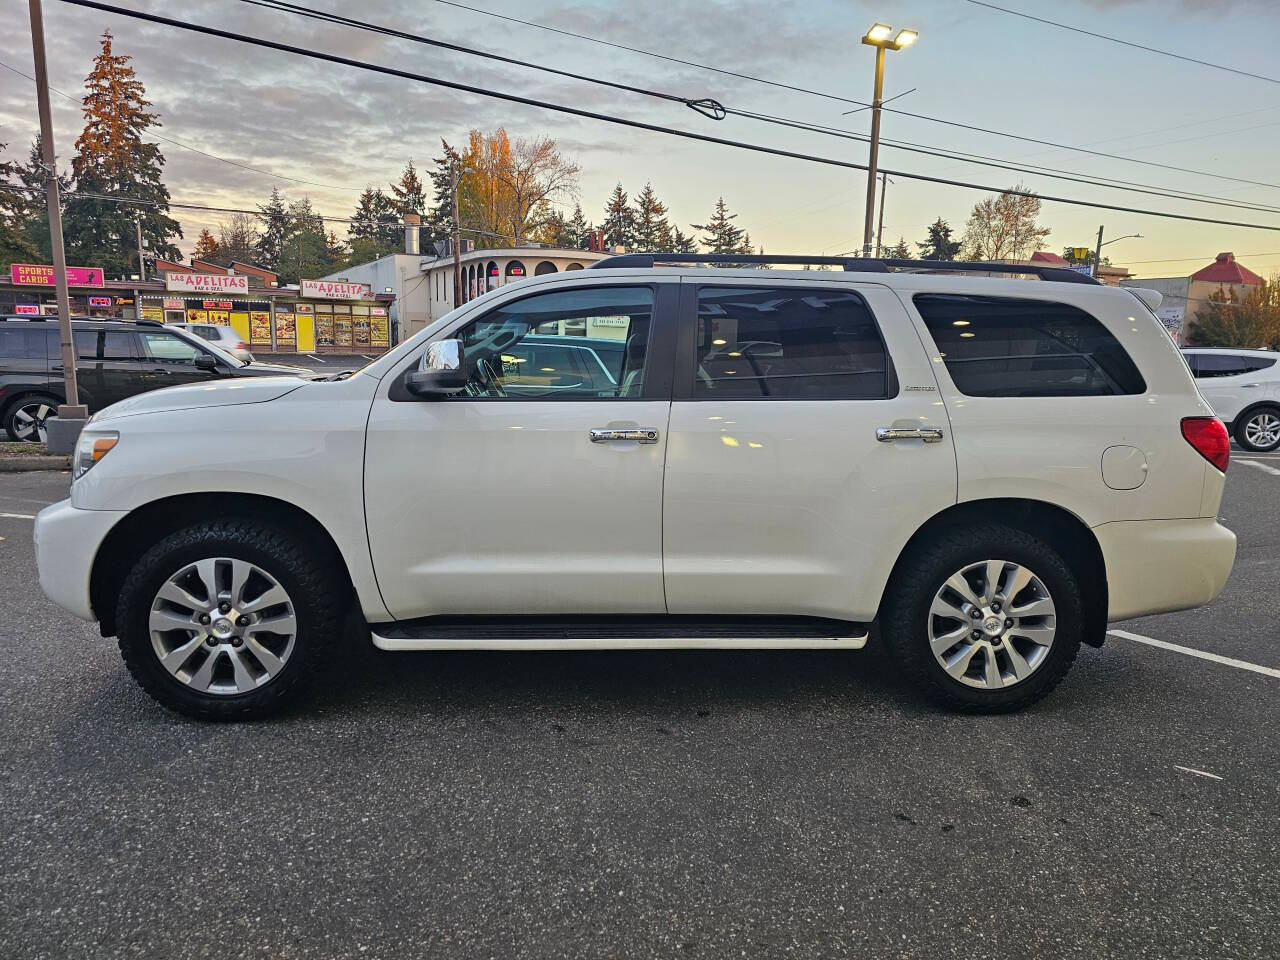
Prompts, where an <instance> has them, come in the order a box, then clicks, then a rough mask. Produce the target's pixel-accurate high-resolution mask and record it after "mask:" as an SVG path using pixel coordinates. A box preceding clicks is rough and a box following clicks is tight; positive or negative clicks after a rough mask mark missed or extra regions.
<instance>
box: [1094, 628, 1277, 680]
mask: <svg viewBox="0 0 1280 960" xmlns="http://www.w3.org/2000/svg"><path fill="white" fill-rule="evenodd" d="M1107 633H1109V634H1111V636H1113V637H1123V638H1124V639H1125V640H1134V641H1136V642H1137V643H1145V644H1147V645H1148V646H1151V647H1160V648H1161V649H1162V650H1172V651H1174V652H1175V653H1185V654H1186V655H1187V656H1189V657H1199V658H1200V659H1201V660H1211V661H1212V662H1214V663H1220V664H1222V665H1223V666H1226V667H1235V668H1236V669H1237V670H1252V671H1253V672H1254V673H1260V674H1262V675H1263V676H1264V677H1275V678H1276V679H1278V680H1280V670H1276V669H1275V668H1274V667H1263V666H1259V665H1258V664H1256V663H1249V662H1248V661H1247V660H1236V659H1234V658H1233V657H1223V656H1219V655H1218V654H1216V653H1208V652H1207V651H1204V650H1197V649H1195V648H1194V647H1184V646H1182V645H1181V644H1177V643H1169V642H1168V641H1167V640H1155V639H1153V638H1151V637H1144V636H1142V635H1141V634H1137V633H1130V632H1129V631H1127V630H1108V631H1107Z"/></svg>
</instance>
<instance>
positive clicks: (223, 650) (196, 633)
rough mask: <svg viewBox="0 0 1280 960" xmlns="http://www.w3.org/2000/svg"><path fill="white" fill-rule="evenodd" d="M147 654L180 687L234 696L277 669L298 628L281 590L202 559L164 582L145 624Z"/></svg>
mask: <svg viewBox="0 0 1280 960" xmlns="http://www.w3.org/2000/svg"><path fill="white" fill-rule="evenodd" d="M148 628H149V629H150V632H151V647H152V650H154V651H155V655H156V657H157V658H158V659H159V660H160V663H161V665H162V666H163V667H164V668H165V669H166V670H167V671H168V672H169V673H170V674H171V675H172V676H173V677H174V678H175V679H177V680H178V681H179V682H180V683H183V684H186V685H187V686H188V687H191V688H192V689H194V690H197V691H199V692H201V693H206V694H212V695H216V696H234V695H236V694H241V693H248V692H249V691H251V690H256V689H258V688H260V687H262V686H263V685H264V684H267V683H270V682H271V681H272V680H274V679H275V678H276V677H278V676H279V675H280V673H281V671H283V670H284V668H285V666H286V664H287V662H288V660H289V657H290V655H291V654H292V653H293V649H294V645H295V643H296V641H297V634H298V621H297V616H296V613H295V611H294V607H293V602H292V601H291V600H290V599H289V594H288V593H287V592H286V591H285V589H284V587H282V586H281V585H280V583H279V582H278V581H277V580H276V579H275V578H274V577H272V576H271V575H270V574H269V573H267V572H266V571H265V570H263V569H262V568H261V567H259V566H257V565H255V564H252V563H249V562H248V561H247V560H236V559H233V558H230V557H209V558H206V559H204V560H197V561H196V562H195V563H191V564H187V565H186V566H184V567H182V569H180V570H178V571H177V572H176V573H175V574H173V576H171V577H170V578H169V579H168V580H166V581H165V582H164V584H163V585H162V586H161V587H160V589H159V590H158V591H157V592H156V596H155V599H154V600H153V601H152V603H151V613H150V615H149V618H148Z"/></svg>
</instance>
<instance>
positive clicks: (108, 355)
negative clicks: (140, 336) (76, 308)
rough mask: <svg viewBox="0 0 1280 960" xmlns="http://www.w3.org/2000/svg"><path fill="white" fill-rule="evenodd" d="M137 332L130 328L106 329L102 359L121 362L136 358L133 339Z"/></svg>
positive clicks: (103, 335)
mask: <svg viewBox="0 0 1280 960" xmlns="http://www.w3.org/2000/svg"><path fill="white" fill-rule="evenodd" d="M135 336H136V334H133V333H130V332H129V331H128V330H104V331H103V334H102V359H103V360H113V361H116V362H119V361H121V360H136V359H137V357H136V356H135V355H134V352H133V341H134V337H135Z"/></svg>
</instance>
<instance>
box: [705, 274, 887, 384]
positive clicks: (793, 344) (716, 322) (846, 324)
mask: <svg viewBox="0 0 1280 960" xmlns="http://www.w3.org/2000/svg"><path fill="white" fill-rule="evenodd" d="M697 364H698V366H697V370H696V375H695V377H694V380H693V396H694V397H696V398H706V399H713V398H719V399H728V400H737V399H752V398H764V397H767V398H771V399H774V400H872V399H883V398H884V397H887V396H888V395H889V380H890V376H889V362H888V356H887V355H886V353H885V347H884V341H883V340H881V338H880V331H879V330H878V329H877V328H876V324H875V320H874V318H873V317H872V316H871V311H870V309H869V308H868V307H867V305H866V303H865V301H863V299H862V297H860V296H859V295H858V294H857V293H855V292H853V291H851V290H830V289H814V288H812V287H807V286H806V287H701V288H700V289H699V290H698V342H697Z"/></svg>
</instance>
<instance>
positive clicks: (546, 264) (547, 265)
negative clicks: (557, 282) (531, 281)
mask: <svg viewBox="0 0 1280 960" xmlns="http://www.w3.org/2000/svg"><path fill="white" fill-rule="evenodd" d="M548 273H559V271H558V270H556V265H555V264H554V263H552V262H551V261H550V260H543V261H542V262H541V263H540V264H538V265H537V266H536V267H534V268H533V275H534V276H535V277H541V276H543V275H544V274H548Z"/></svg>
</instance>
